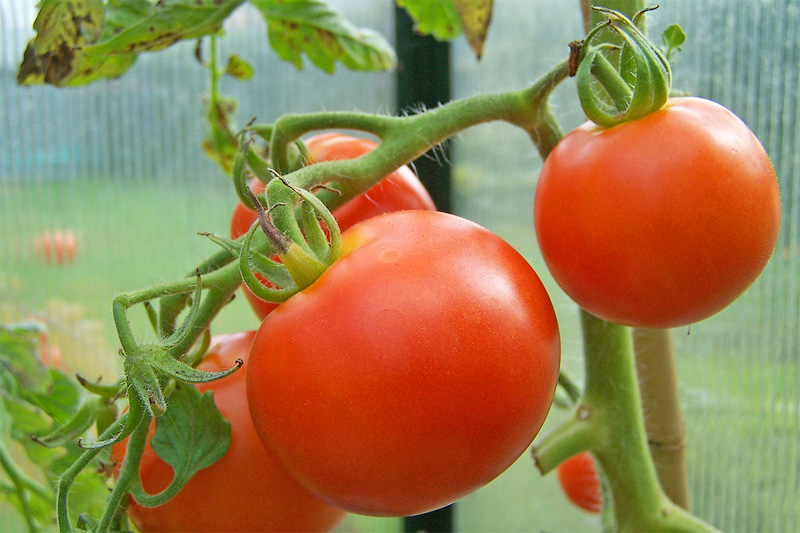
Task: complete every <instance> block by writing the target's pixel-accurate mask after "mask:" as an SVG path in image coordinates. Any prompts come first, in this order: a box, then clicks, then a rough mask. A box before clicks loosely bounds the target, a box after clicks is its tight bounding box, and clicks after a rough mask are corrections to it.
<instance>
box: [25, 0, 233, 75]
mask: <svg viewBox="0 0 800 533" xmlns="http://www.w3.org/2000/svg"><path fill="white" fill-rule="evenodd" d="M243 2H244V0H160V1H159V2H157V3H153V2H150V1H148V0H108V1H107V2H105V4H104V3H103V1H102V0H45V1H44V2H43V3H42V5H41V8H40V10H39V15H38V16H37V18H36V22H34V29H35V30H36V32H37V35H36V37H35V38H34V39H32V40H31V41H30V42H29V43H28V47H27V48H26V50H25V53H24V55H23V59H22V63H21V65H20V68H19V72H18V74H17V83H19V84H21V85H36V84H42V83H48V84H51V85H56V86H58V87H67V86H69V87H74V86H78V85H84V84H87V83H92V82H94V81H97V80H99V79H103V78H113V77H117V76H120V75H122V74H123V73H125V72H126V71H127V70H128V69H129V68H130V67H131V66H132V65H133V63H134V62H135V61H136V57H137V56H138V54H139V53H140V52H145V51H148V52H151V51H156V50H161V49H163V48H166V47H168V46H170V45H172V44H174V43H176V42H178V41H181V40H184V39H194V38H197V37H200V36H202V35H207V34H209V33H213V32H216V31H219V29H220V28H221V27H222V23H223V21H224V20H225V18H227V17H228V15H230V14H231V13H232V12H233V10H234V9H236V8H237V7H238V6H239V5H240V4H242V3H243Z"/></svg>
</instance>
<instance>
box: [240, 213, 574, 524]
mask: <svg viewBox="0 0 800 533" xmlns="http://www.w3.org/2000/svg"><path fill="white" fill-rule="evenodd" d="M343 248H344V255H343V257H342V258H341V259H340V260H339V261H337V262H336V263H334V264H333V265H332V266H331V267H330V268H329V269H328V270H326V271H325V272H324V273H323V274H322V276H321V277H320V278H319V279H318V280H317V281H316V282H314V283H313V284H312V285H311V286H310V287H308V288H307V289H305V290H303V291H301V292H300V293H298V294H296V295H294V296H292V297H291V298H290V299H289V300H287V301H286V302H285V303H283V304H281V306H280V307H278V308H277V309H276V310H275V311H273V312H272V313H271V314H270V315H269V316H267V318H266V319H264V322H263V323H262V324H261V327H260V328H259V330H258V332H257V334H256V337H255V339H254V340H253V348H252V350H251V353H250V364H249V366H248V369H247V390H248V392H247V394H248V400H249V404H250V413H251V416H252V417H253V422H254V424H255V427H256V431H257V432H258V434H259V436H260V437H261V439H262V441H263V442H264V443H265V445H266V446H267V448H268V449H269V450H270V451H271V452H272V453H273V454H275V456H276V457H277V458H278V459H279V460H280V461H281V462H282V463H283V464H284V465H285V466H286V467H287V469H288V470H289V471H290V472H291V473H292V474H293V475H294V476H295V477H296V478H297V479H298V480H300V481H301V483H302V484H303V485H304V486H305V487H306V488H307V489H308V490H309V491H310V492H311V493H312V494H315V495H316V496H317V497H319V498H320V499H322V500H323V501H326V502H327V503H329V504H331V505H335V506H337V507H341V508H343V509H346V510H349V511H353V512H356V513H359V514H368V515H378V516H403V515H413V514H418V513H422V512H425V511H429V510H432V509H436V508H439V507H442V506H444V505H447V504H449V503H451V502H453V501H455V500H458V499H459V498H461V497H462V496H464V495H466V494H468V493H470V492H472V491H473V490H475V489H477V488H479V487H481V486H483V485H484V484H486V483H488V482H489V481H491V480H492V479H494V478H495V477H496V476H498V475H499V474H500V473H501V472H503V471H504V470H505V469H506V468H507V467H508V466H509V465H511V463H513V462H514V460H516V459H517V458H518V457H519V456H520V454H522V453H523V452H524V451H525V449H526V448H527V447H528V446H529V445H530V443H531V441H532V440H533V438H534V436H535V435H536V433H537V432H538V431H539V428H540V427H541V425H542V422H543V421H544V418H545V416H546V415H547V412H548V410H549V408H550V404H551V402H552V400H553V394H554V392H555V386H556V380H557V378H558V367H559V361H560V344H559V334H558V325H557V323H556V317H555V313H554V311H553V307H552V304H551V303H550V299H549V298H548V296H547V293H546V292H545V289H544V287H543V286H542V284H541V282H540V281H539V278H538V277H537V275H536V273H535V272H534V271H533V269H531V267H530V266H529V265H528V263H527V262H526V261H525V259H524V258H522V256H520V255H519V254H518V253H517V252H516V251H515V250H514V249H513V248H512V247H511V246H509V245H508V244H507V243H506V242H504V241H503V240H502V239H500V238H499V237H497V236H496V235H494V234H492V233H491V232H489V231H488V230H486V229H484V228H482V227H480V226H478V225H477V224H474V223H472V222H469V221H467V220H465V219H462V218H459V217H456V216H453V215H448V214H445V213H439V212H431V211H403V212H396V213H390V214H386V215H383V216H379V217H375V218H372V219H370V220H367V221H365V222H362V223H360V224H357V225H356V226H354V227H353V228H351V229H350V230H349V231H347V232H346V233H345V234H344V236H343Z"/></svg>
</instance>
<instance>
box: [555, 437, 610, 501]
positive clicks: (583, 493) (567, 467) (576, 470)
mask: <svg viewBox="0 0 800 533" xmlns="http://www.w3.org/2000/svg"><path fill="white" fill-rule="evenodd" d="M558 481H559V483H560V484H561V488H562V489H563V490H564V494H565V495H566V496H567V498H569V500H570V501H571V502H572V503H574V504H575V505H577V506H578V507H580V508H581V509H583V510H584V511H587V512H590V513H599V512H600V511H601V510H602V509H603V494H602V492H601V490H600V480H599V478H598V477H597V468H596V467H595V464H594V458H593V457H592V454H591V453H589V452H582V453H579V454H577V455H573V456H572V457H570V458H569V459H567V460H566V461H564V462H563V463H561V464H560V465H559V466H558Z"/></svg>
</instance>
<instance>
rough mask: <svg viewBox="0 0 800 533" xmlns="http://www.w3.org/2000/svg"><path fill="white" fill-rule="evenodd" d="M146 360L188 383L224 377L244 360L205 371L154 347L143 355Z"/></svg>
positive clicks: (156, 367)
mask: <svg viewBox="0 0 800 533" xmlns="http://www.w3.org/2000/svg"><path fill="white" fill-rule="evenodd" d="M145 359H146V360H147V362H148V363H149V364H150V365H151V366H152V367H153V368H155V369H156V370H158V371H159V372H161V373H163V374H166V375H167V376H170V377H173V378H175V379H177V380H180V381H186V382H188V383H208V382H209V381H215V380H217V379H221V378H224V377H225V376H228V375H230V374H232V373H234V372H236V371H237V370H239V369H240V368H241V367H242V365H243V364H244V362H243V361H242V360H241V359H237V360H236V364H235V365H234V366H233V367H231V368H229V369H227V370H221V371H219V372H207V371H205V370H198V369H196V368H192V367H190V366H189V365H186V364H184V363H181V362H180V361H178V360H177V359H175V358H173V357H172V356H171V355H170V354H169V353H168V352H167V351H166V350H161V349H154V350H151V351H149V352H148V353H147V355H146V356H145Z"/></svg>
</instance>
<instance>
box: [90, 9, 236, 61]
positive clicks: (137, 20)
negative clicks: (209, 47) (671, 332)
mask: <svg viewBox="0 0 800 533" xmlns="http://www.w3.org/2000/svg"><path fill="white" fill-rule="evenodd" d="M243 1H244V0H160V1H159V2H157V3H156V4H153V5H149V3H148V2H142V0H133V1H131V0H127V1H125V0H118V2H117V7H118V9H121V10H122V12H121V13H119V14H117V16H116V17H115V20H116V21H117V22H121V23H122V24H121V25H120V26H119V27H118V30H121V31H115V32H113V34H112V35H108V34H107V33H104V35H103V38H101V39H100V40H99V41H98V42H97V43H96V44H93V45H92V46H88V47H85V48H84V49H83V51H84V52H85V53H89V54H118V53H126V54H131V53H134V54H135V53H139V52H153V51H156V50H162V49H164V48H166V47H168V46H170V45H172V44H174V43H176V42H178V41H181V40H184V39H196V38H198V37H202V36H203V35H208V34H210V33H215V32H218V31H219V30H220V29H222V23H223V22H224V21H225V19H226V18H227V17H228V15H230V14H231V13H232V12H233V10H234V9H236V8H237V7H239V5H241V4H242V3H243ZM144 4H148V7H149V9H147V10H144V9H143V8H144Z"/></svg>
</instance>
